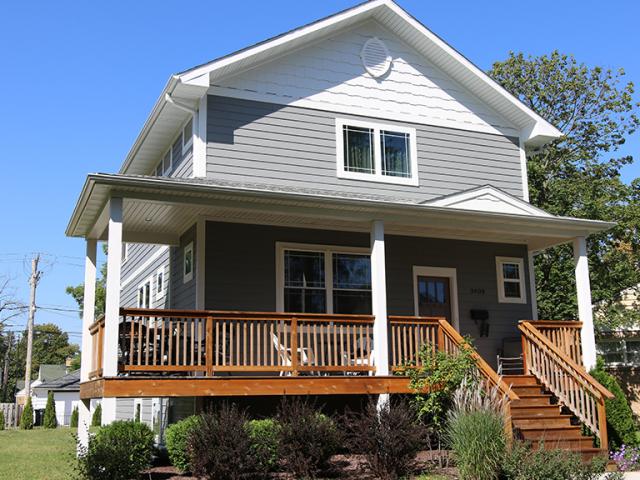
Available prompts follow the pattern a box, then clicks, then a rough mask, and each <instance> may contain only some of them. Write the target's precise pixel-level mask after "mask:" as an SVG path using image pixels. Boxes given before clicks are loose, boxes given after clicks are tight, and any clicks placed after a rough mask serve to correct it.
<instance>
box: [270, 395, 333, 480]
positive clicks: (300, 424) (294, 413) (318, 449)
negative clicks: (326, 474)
mask: <svg viewBox="0 0 640 480" xmlns="http://www.w3.org/2000/svg"><path fill="white" fill-rule="evenodd" d="M277 418H278V421H279V422H280V425H281V429H280V458H281V459H282V460H283V462H284V464H285V466H286V469H287V471H288V472H290V473H292V474H293V475H294V476H295V478H296V479H301V478H315V477H316V475H317V474H318V473H319V472H320V471H321V470H322V469H323V468H325V467H326V466H327V461H328V460H329V458H330V457H331V455H333V454H334V453H335V452H336V450H337V448H338V446H339V445H340V435H339V433H338V429H337V428H336V425H335V423H334V421H333V420H332V419H331V418H330V417H328V416H326V415H324V414H322V413H320V412H318V410H317V409H316V408H315V406H314V405H313V404H311V403H310V402H308V401H307V400H306V399H304V400H303V399H300V398H297V397H293V398H284V399H283V400H282V402H281V403H280V406H279V407H278V416H277Z"/></svg>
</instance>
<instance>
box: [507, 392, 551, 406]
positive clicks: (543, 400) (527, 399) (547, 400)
mask: <svg viewBox="0 0 640 480" xmlns="http://www.w3.org/2000/svg"><path fill="white" fill-rule="evenodd" d="M551 399H552V396H551V395H549V394H539V395H530V394H529V395H520V400H516V401H514V402H513V406H517V407H534V406H539V405H550V404H551Z"/></svg>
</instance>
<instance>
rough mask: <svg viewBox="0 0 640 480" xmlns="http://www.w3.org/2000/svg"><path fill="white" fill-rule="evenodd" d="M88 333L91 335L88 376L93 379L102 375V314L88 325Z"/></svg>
mask: <svg viewBox="0 0 640 480" xmlns="http://www.w3.org/2000/svg"><path fill="white" fill-rule="evenodd" d="M89 334H90V335H91V370H90V371H89V378H90V379H93V378H97V377H101V376H102V352H103V350H102V348H103V346H104V315H100V317H98V319H97V320H96V321H95V322H93V323H92V324H91V325H90V326H89Z"/></svg>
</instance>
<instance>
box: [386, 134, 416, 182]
mask: <svg viewBox="0 0 640 480" xmlns="http://www.w3.org/2000/svg"><path fill="white" fill-rule="evenodd" d="M380 151H381V152H382V174H383V175H388V176H390V177H410V176H411V161H410V158H409V134H408V133H400V132H390V131H387V130H382V131H380Z"/></svg>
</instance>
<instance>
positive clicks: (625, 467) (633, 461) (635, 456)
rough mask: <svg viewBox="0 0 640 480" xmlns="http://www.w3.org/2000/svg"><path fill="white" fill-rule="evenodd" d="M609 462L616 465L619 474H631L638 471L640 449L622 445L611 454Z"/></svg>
mask: <svg viewBox="0 0 640 480" xmlns="http://www.w3.org/2000/svg"><path fill="white" fill-rule="evenodd" d="M611 460H613V461H614V462H615V463H616V466H617V467H618V470H619V471H620V472H631V471H635V470H638V469H640V448H638V447H629V446H627V445H624V444H623V445H622V446H621V447H620V448H619V449H618V450H615V451H613V452H611Z"/></svg>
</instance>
